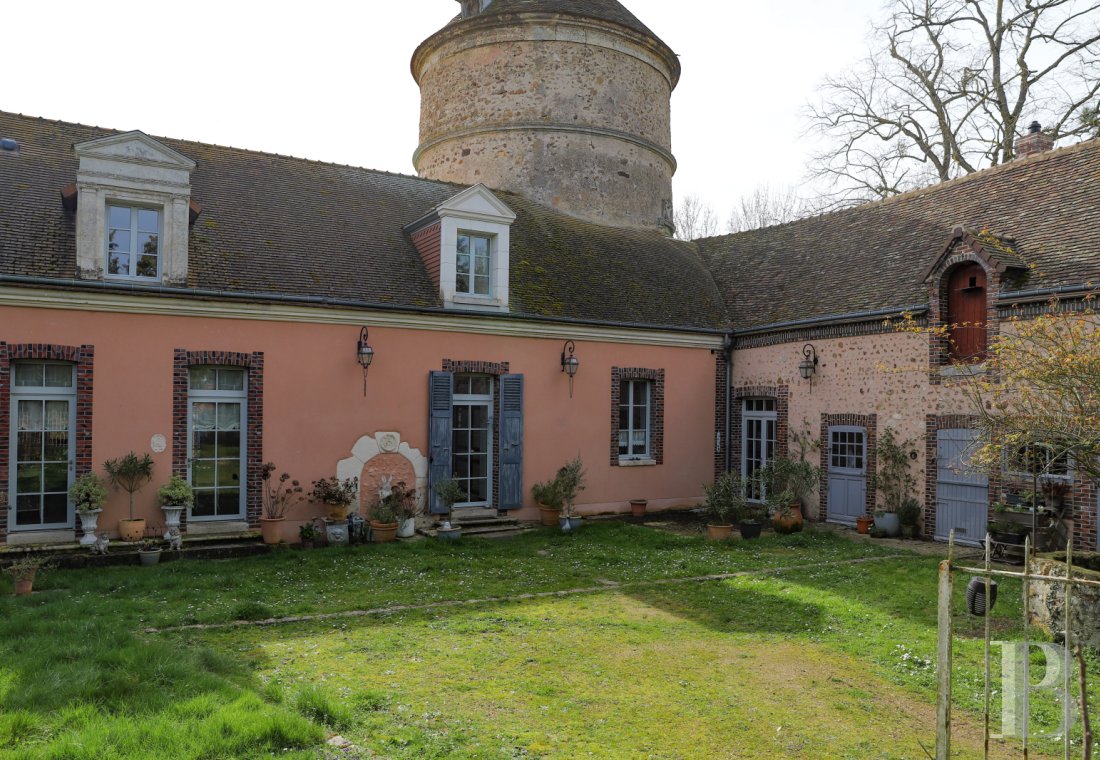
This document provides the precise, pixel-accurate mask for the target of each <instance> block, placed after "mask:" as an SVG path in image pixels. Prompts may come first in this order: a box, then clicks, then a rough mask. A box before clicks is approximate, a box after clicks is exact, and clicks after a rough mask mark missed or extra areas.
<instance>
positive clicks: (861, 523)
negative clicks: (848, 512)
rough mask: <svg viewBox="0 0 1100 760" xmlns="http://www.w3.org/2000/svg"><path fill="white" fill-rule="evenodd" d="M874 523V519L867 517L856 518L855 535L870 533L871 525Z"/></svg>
mask: <svg viewBox="0 0 1100 760" xmlns="http://www.w3.org/2000/svg"><path fill="white" fill-rule="evenodd" d="M874 521H875V519H874V518H873V517H868V516H866V515H864V516H863V517H857V518H856V533H862V534H863V535H867V534H868V533H870V532H871V523H873V522H874Z"/></svg>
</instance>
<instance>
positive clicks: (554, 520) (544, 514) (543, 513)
mask: <svg viewBox="0 0 1100 760" xmlns="http://www.w3.org/2000/svg"><path fill="white" fill-rule="evenodd" d="M559 517H561V510H560V509H551V508H550V507H546V506H543V505H542V504H539V519H540V520H541V521H542V524H543V525H557V524H558V518H559Z"/></svg>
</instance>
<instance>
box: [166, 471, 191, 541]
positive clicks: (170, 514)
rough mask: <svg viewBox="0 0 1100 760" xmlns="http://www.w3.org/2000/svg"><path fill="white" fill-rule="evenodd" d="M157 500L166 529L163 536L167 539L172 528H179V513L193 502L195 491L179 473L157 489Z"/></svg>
mask: <svg viewBox="0 0 1100 760" xmlns="http://www.w3.org/2000/svg"><path fill="white" fill-rule="evenodd" d="M157 501H158V502H159V503H160V508H161V511H163V512H164V527H165V528H166V529H167V530H166V531H165V533H164V538H165V540H168V539H169V536H171V535H172V530H173V529H175V530H177V531H178V530H179V528H180V515H181V514H182V513H183V511H184V510H185V509H190V508H191V505H192V504H194V503H195V492H194V491H192V490H191V484H190V483H188V482H187V481H186V480H184V479H183V478H181V477H180V476H179V475H173V476H172V477H170V478H168V482H167V483H165V484H164V485H162V486H161V487H160V488H159V489H157Z"/></svg>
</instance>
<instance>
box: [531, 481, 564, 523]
mask: <svg viewBox="0 0 1100 760" xmlns="http://www.w3.org/2000/svg"><path fill="white" fill-rule="evenodd" d="M531 495H532V496H534V497H535V503H536V504H538V507H539V520H540V521H541V522H542V524H543V525H546V526H550V525H557V524H558V520H559V518H561V494H560V493H558V486H557V480H556V479H555V480H548V481H546V482H545V483H535V485H533V486H531Z"/></svg>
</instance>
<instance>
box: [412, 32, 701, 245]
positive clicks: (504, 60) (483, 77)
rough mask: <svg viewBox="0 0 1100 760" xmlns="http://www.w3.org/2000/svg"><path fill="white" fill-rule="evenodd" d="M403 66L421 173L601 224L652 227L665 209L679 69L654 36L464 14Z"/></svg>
mask: <svg viewBox="0 0 1100 760" xmlns="http://www.w3.org/2000/svg"><path fill="white" fill-rule="evenodd" d="M412 72H413V76H414V77H415V78H416V81H417V83H418V84H419V85H420V91H421V111H420V113H421V116H420V147H419V148H418V149H417V151H416V154H415V156H414V158H413V163H414V165H415V166H416V170H417V172H418V173H419V174H420V175H421V176H422V177H427V178H429V179H436V180H444V181H449V182H456V183H460V184H464V185H472V184H476V183H478V182H481V183H484V184H486V185H488V186H489V187H491V188H494V189H501V190H510V191H514V192H517V193H521V194H523V195H525V196H527V197H529V198H531V199H533V200H535V201H538V202H539V203H543V204H545V205H547V206H551V207H554V208H556V209H558V210H560V211H563V212H565V213H567V214H570V215H573V216H576V217H579V218H582V219H586V220H588V221H593V222H598V223H602V224H609V225H616V226H625V227H642V228H649V229H654V228H657V227H658V226H660V224H661V222H662V220H663V219H664V218H665V217H666V216H667V215H668V210H669V208H670V206H671V202H672V175H673V173H674V172H675V171H676V161H675V159H674V158H673V155H672V152H671V128H670V109H669V99H670V97H671V95H672V90H673V88H674V87H675V86H676V82H677V79H678V77H679V73H680V72H679V63H678V62H677V60H676V57H675V55H674V54H673V53H672V51H671V50H669V49H668V47H667V46H666V45H665V44H664V43H662V42H660V40H657V39H656V38H652V37H647V36H645V35H642V34H640V33H638V32H635V31H633V30H630V29H626V28H623V27H619V26H617V25H615V24H612V23H608V22H605V21H598V20H595V19H584V18H579V17H574V16H562V15H557V14H546V13H530V14H520V15H518V16H510V17H508V19H507V20H500V19H499V18H495V19H494V18H484V19H470V20H467V21H464V22H460V23H457V24H452V25H450V26H447V27H445V28H444V29H443V30H441V31H439V32H437V33H436V34H435V35H433V36H432V37H430V38H429V39H428V40H427V41H425V42H424V43H423V44H422V45H421V46H420V47H419V48H418V49H417V51H416V53H415V54H414V56H413V60H412Z"/></svg>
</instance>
